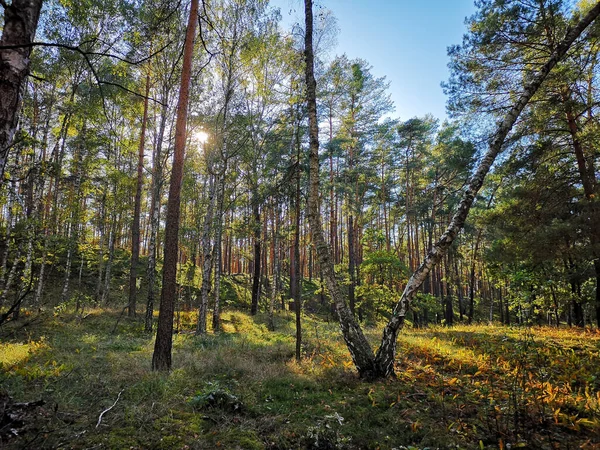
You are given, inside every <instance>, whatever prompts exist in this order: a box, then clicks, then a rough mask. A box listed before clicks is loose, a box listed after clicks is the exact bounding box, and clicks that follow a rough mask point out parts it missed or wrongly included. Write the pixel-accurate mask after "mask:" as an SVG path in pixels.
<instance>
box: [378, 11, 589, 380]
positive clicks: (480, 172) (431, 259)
mask: <svg viewBox="0 0 600 450" xmlns="http://www.w3.org/2000/svg"><path fill="white" fill-rule="evenodd" d="M599 14H600V3H598V4H596V6H594V7H593V8H592V9H590V11H589V12H588V13H587V14H586V15H585V16H584V17H583V18H582V19H581V20H580V21H579V23H578V24H577V25H576V26H575V27H573V28H571V29H570V30H569V31H568V33H567V35H566V36H565V38H564V39H563V40H562V41H561V42H560V44H559V45H558V46H557V47H556V49H555V50H554V51H553V52H552V54H551V55H550V58H549V59H548V60H547V61H546V63H545V64H544V65H543V66H542V68H541V69H540V70H539V71H538V72H537V73H535V74H534V75H533V76H532V77H531V79H530V80H529V81H528V82H527V83H526V85H525V87H524V89H523V92H522V93H521V95H520V96H519V97H518V99H517V101H516V102H515V104H514V105H513V107H512V108H511V109H510V110H509V111H508V112H507V113H506V115H505V116H504V119H503V120H502V121H501V122H500V123H498V126H497V128H496V132H495V133H494V134H493V135H492V137H491V139H490V144H489V149H488V151H487V153H486V154H485V156H484V157H483V159H482V160H481V162H480V163H479V166H478V167H477V170H476V171H475V173H474V174H473V176H472V177H471V179H470V180H469V184H468V186H467V189H466V190H465V192H464V194H463V197H462V199H461V202H460V204H459V206H458V208H457V210H456V212H455V214H454V216H453V218H452V221H451V222H450V224H449V225H448V228H447V229H446V231H445V232H444V234H443V235H442V237H441V238H440V239H439V240H438V241H437V242H436V243H435V245H434V246H433V247H432V248H431V250H430V251H429V253H428V254H427V256H426V257H425V260H424V261H423V262H422V263H421V265H420V266H419V268H418V269H417V270H416V271H415V273H414V274H413V275H412V276H411V278H410V280H409V281H408V283H407V285H406V288H405V289H404V292H403V293H402V297H401V298H400V300H399V301H398V302H397V303H396V305H395V307H394V310H393V312H392V318H391V319H390V321H389V323H388V324H387V325H386V327H385V329H384V332H383V337H382V340H381V345H380V347H379V350H378V351H377V354H376V357H375V360H376V366H377V373H378V375H380V376H390V375H392V374H393V373H394V360H395V355H396V337H397V335H398V331H399V330H400V328H401V327H402V326H403V324H404V317H405V316H406V313H407V311H408V308H409V306H410V304H411V302H412V300H413V298H414V297H415V295H416V293H417V290H418V289H419V287H420V286H421V284H422V283H423V280H424V279H425V278H426V277H427V274H428V273H429V271H430V270H431V269H432V268H433V267H434V266H435V265H436V264H437V263H438V262H439V261H440V260H441V258H442V257H443V256H444V254H445V253H446V252H447V251H448V248H449V247H450V245H451V244H452V242H453V241H454V239H455V238H456V236H457V235H458V232H459V231H460V230H461V229H462V227H463V226H464V223H465V220H466V218H467V216H468V214H469V210H470V209H471V206H472V204H473V201H474V200H475V196H476V195H477V192H479V189H480V188H481V186H482V185H483V181H484V179H485V176H486V175H487V173H488V172H489V170H490V168H491V166H492V164H493V163H494V161H495V159H496V157H497V156H498V154H499V153H500V151H501V149H502V147H503V145H504V142H505V140H506V137H507V136H508V133H509V132H510V130H511V129H512V127H513V125H514V123H515V122H516V120H517V118H518V117H519V115H520V114H521V111H523V108H525V106H526V105H527V103H528V102H529V100H530V99H531V97H532V96H533V95H534V94H535V93H536V91H537V90H538V89H539V87H540V85H541V84H542V83H543V81H544V80H545V79H546V77H547V76H548V74H549V73H550V71H551V70H552V69H553V68H554V66H555V65H556V64H557V63H558V61H559V60H560V59H561V58H562V57H563V56H564V55H565V54H566V53H567V51H568V50H569V48H570V47H571V45H572V44H573V42H574V41H575V40H576V39H577V38H578V37H579V36H580V35H581V33H583V31H584V30H585V29H586V28H587V27H588V26H589V25H590V24H591V23H592V22H593V21H594V20H595V19H596V18H597V17H598V15H599Z"/></svg>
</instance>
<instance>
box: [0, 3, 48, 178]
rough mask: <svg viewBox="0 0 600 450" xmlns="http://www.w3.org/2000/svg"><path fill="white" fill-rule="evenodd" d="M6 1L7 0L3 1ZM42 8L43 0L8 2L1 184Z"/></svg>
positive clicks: (0, 111)
mask: <svg viewBox="0 0 600 450" xmlns="http://www.w3.org/2000/svg"><path fill="white" fill-rule="evenodd" d="M3 3H4V2H3ZM41 9H42V0H13V1H12V2H11V3H10V4H9V5H6V4H4V28H3V30H2V37H1V38H0V183H1V182H2V181H1V180H4V167H5V166H6V161H7V159H8V153H9V150H10V147H11V146H12V144H13V138H14V135H15V131H16V129H17V123H18V117H19V112H20V110H21V98H22V93H23V89H24V86H25V79H26V78H27V75H28V73H29V63H30V59H29V56H30V54H31V46H30V44H31V43H32V42H33V39H34V37H35V31H36V28H37V24H38V19H39V17H40V10H41Z"/></svg>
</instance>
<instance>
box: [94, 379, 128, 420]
mask: <svg viewBox="0 0 600 450" xmlns="http://www.w3.org/2000/svg"><path fill="white" fill-rule="evenodd" d="M124 390H125V389H121V392H119V395H117V399H116V400H115V402H114V403H113V404H112V406H110V407H109V408H106V409H105V410H104V411H102V412H101V413H100V416H99V417H98V423H97V424H96V428H98V427H99V426H100V422H102V416H103V415H104V414H106V413H107V412H109V411H110V410H111V409H113V408H114V407H115V405H116V404H117V402H118V401H119V399H120V398H121V394H122V393H123V391H124Z"/></svg>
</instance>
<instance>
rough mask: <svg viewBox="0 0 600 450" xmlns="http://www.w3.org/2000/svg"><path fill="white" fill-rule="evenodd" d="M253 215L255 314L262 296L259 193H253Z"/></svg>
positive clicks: (251, 308) (251, 311)
mask: <svg viewBox="0 0 600 450" xmlns="http://www.w3.org/2000/svg"><path fill="white" fill-rule="evenodd" d="M252 217H253V220H254V225H253V227H254V233H253V234H254V244H253V246H254V262H253V264H252V266H253V267H252V269H253V270H252V272H253V273H252V300H251V306H250V314H252V315H253V316H254V315H255V314H256V313H257V312H258V301H259V297H260V276H261V264H260V263H261V257H260V255H261V249H262V242H261V232H260V231H261V230H260V229H261V223H260V205H259V202H258V195H257V194H254V195H253V200H252Z"/></svg>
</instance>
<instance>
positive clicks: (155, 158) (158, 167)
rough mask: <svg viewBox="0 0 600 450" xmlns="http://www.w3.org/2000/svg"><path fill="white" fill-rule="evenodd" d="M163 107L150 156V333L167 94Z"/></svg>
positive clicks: (146, 323)
mask: <svg viewBox="0 0 600 450" xmlns="http://www.w3.org/2000/svg"><path fill="white" fill-rule="evenodd" d="M162 100H163V106H162V108H161V114H160V125H159V127H158V134H157V136H156V143H155V148H154V154H153V155H152V193H151V197H150V216H151V217H150V242H149V244H148V268H147V274H148V296H147V298H146V316H145V319H144V330H145V331H146V332H147V333H150V332H151V331H152V322H153V317H154V296H155V288H156V254H157V250H156V241H157V239H158V229H159V227H160V188H161V184H162V162H161V158H162V144H163V139H164V136H165V128H166V126H167V114H168V112H169V109H168V106H167V105H168V103H169V99H168V93H165V95H163V97H162Z"/></svg>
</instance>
